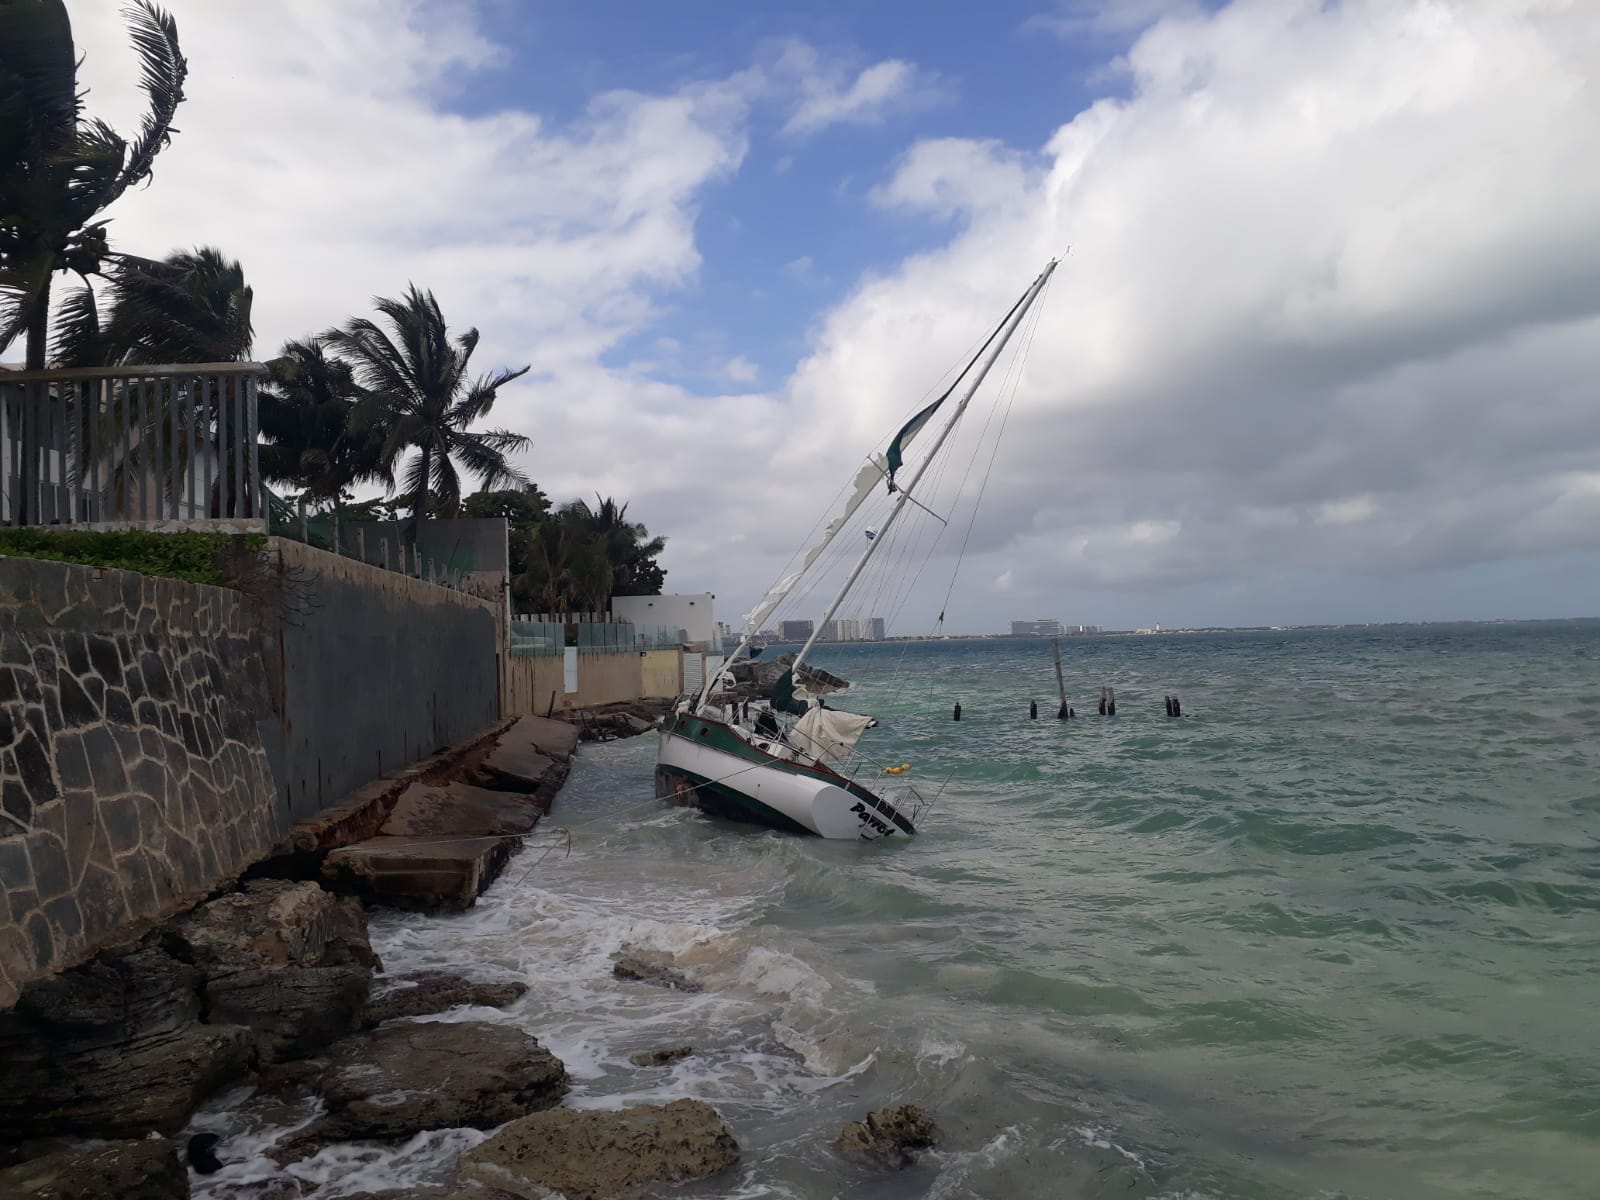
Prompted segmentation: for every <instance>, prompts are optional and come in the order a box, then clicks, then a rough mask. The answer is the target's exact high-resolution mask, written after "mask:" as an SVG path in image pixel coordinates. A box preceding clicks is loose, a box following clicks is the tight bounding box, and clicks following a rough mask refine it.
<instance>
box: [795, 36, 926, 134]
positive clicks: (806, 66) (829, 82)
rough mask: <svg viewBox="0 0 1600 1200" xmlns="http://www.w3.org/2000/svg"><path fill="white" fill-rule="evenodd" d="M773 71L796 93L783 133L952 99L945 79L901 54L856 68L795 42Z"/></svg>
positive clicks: (870, 121) (865, 121) (868, 121)
mask: <svg viewBox="0 0 1600 1200" xmlns="http://www.w3.org/2000/svg"><path fill="white" fill-rule="evenodd" d="M774 74H776V75H777V76H779V77H787V78H792V79H793V80H794V83H795V86H796V87H797V90H798V92H799V96H798V99H797V101H796V103H795V105H794V110H793V112H792V113H791V114H790V116H789V120H788V121H787V122H786V123H785V124H784V127H783V131H784V132H785V133H788V134H796V135H809V134H814V133H818V132H820V131H821V130H824V129H826V128H828V127H829V126H831V125H875V124H878V123H879V122H881V121H883V120H885V119H887V118H888V117H891V116H899V115H904V114H906V113H911V112H916V111H918V110H921V109H925V108H929V107H931V106H933V105H936V104H939V103H942V102H944V101H945V100H948V99H950V98H951V88H950V85H949V84H948V83H946V82H945V81H943V80H941V79H939V78H938V76H936V75H934V74H933V73H931V72H929V71H926V70H924V69H922V68H919V67H917V66H916V65H915V64H913V63H909V62H907V61H905V60H904V59H899V58H889V59H884V60H883V61H882V62H876V63H872V64H871V65H869V66H867V67H863V68H862V69H861V70H859V71H855V70H853V69H852V68H851V67H850V66H848V65H847V64H846V63H844V62H841V61H839V60H838V59H836V58H830V57H827V56H824V55H823V54H821V53H819V52H818V51H817V50H816V49H815V48H814V47H812V46H810V45H807V44H805V43H800V42H794V43H790V44H789V45H788V46H786V47H785V49H784V51H783V53H782V54H781V55H780V57H779V59H778V61H777V64H776V66H775V68H774Z"/></svg>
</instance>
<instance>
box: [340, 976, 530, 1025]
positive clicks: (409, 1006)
mask: <svg viewBox="0 0 1600 1200" xmlns="http://www.w3.org/2000/svg"><path fill="white" fill-rule="evenodd" d="M527 990H528V985H527V984H525V983H519V982H518V981H517V980H514V979H504V980H489V979H468V978H466V977H465V976H463V975H453V974H451V973H450V972H449V971H417V972H415V973H413V974H410V975H397V976H394V977H393V978H392V979H390V980H389V981H388V985H387V987H386V988H385V990H384V991H382V992H380V993H379V994H378V995H376V996H373V997H372V999H371V1000H369V1001H367V1008H366V1011H365V1013H363V1015H362V1018H361V1021H362V1024H363V1025H365V1026H366V1027H367V1028H369V1029H370V1028H372V1026H374V1025H377V1024H378V1023H379V1022H382V1021H392V1020H394V1019H395V1018H397V1017H422V1016H428V1015H430V1014H432V1013H441V1012H444V1011H446V1010H447V1009H451V1008H459V1007H461V1006H462V1005H466V1004H481V1005H485V1006H487V1007H490V1008H504V1007H505V1006H506V1005H507V1004H510V1003H511V1002H512V1001H513V1000H516V999H517V998H518V997H520V996H522V995H523V994H524V993H525V992H526V991H527Z"/></svg>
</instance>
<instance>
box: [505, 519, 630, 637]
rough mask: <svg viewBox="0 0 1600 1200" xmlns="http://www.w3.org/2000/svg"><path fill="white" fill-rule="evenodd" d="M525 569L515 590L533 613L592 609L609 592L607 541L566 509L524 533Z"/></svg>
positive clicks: (602, 602)
mask: <svg viewBox="0 0 1600 1200" xmlns="http://www.w3.org/2000/svg"><path fill="white" fill-rule="evenodd" d="M521 551H522V556H523V558H524V560H525V561H526V563H527V568H526V569H525V570H524V571H523V572H522V573H521V574H520V575H518V576H516V578H515V579H513V580H512V589H513V591H514V593H515V594H516V595H517V596H518V597H520V598H521V599H523V600H524V601H525V602H526V603H527V604H528V605H529V606H530V607H532V608H533V609H534V610H535V611H536V612H546V613H567V612H586V611H595V610H599V609H602V608H604V607H605V603H606V597H607V596H608V595H609V594H610V591H611V563H610V561H609V560H608V558H607V555H606V545H605V541H604V540H603V539H602V538H600V537H599V536H598V535H596V534H595V533H594V532H593V531H592V530H590V529H588V528H586V527H585V526H584V524H583V522H582V521H580V520H577V519H575V518H573V517H572V516H570V515H568V514H566V513H560V514H557V515H556V516H554V517H552V518H549V519H547V520H545V521H541V522H540V523H539V524H538V525H536V526H534V527H533V529H532V530H530V531H529V532H528V533H526V534H523V535H522V546H521Z"/></svg>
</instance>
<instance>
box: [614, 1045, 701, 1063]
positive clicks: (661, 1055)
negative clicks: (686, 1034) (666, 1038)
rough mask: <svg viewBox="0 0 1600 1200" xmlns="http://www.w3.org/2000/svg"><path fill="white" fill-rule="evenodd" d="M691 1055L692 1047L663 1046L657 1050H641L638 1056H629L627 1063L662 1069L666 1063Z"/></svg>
mask: <svg viewBox="0 0 1600 1200" xmlns="http://www.w3.org/2000/svg"><path fill="white" fill-rule="evenodd" d="M693 1053H694V1047H693V1046H663V1047H661V1048H660V1049H659V1050H643V1051H641V1052H640V1053H638V1054H631V1055H629V1056H628V1061H629V1062H631V1063H632V1064H633V1065H634V1066H636V1067H664V1066H666V1065H667V1064H668V1063H675V1062H677V1061H679V1060H680V1059H684V1058H688V1057H689V1056H690V1055H691V1054H693Z"/></svg>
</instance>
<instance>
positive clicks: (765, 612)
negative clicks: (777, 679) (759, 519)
mask: <svg viewBox="0 0 1600 1200" xmlns="http://www.w3.org/2000/svg"><path fill="white" fill-rule="evenodd" d="M888 474H889V463H888V461H887V460H886V459H885V458H884V457H883V455H881V454H874V455H872V457H871V458H869V459H868V460H867V461H866V463H865V465H863V466H862V468H861V470H859V471H857V472H856V478H855V483H854V484H853V485H852V486H851V488H850V495H849V497H848V498H847V499H846V500H845V502H844V507H843V508H842V509H840V510H839V515H838V516H836V517H835V518H834V519H833V520H831V521H829V522H828V527H827V528H826V529H824V530H823V531H822V537H821V539H820V540H818V542H817V544H816V545H815V546H813V547H811V549H810V550H808V551H806V556H805V559H804V560H803V561H802V562H801V564H800V569H799V570H798V571H796V572H795V573H794V574H793V575H787V576H785V577H784V578H783V579H780V580H779V581H778V582H777V583H776V584H774V585H773V588H772V590H771V591H769V592H768V593H767V594H766V595H765V596H763V597H762V598H761V603H760V604H757V605H756V606H755V607H754V608H753V609H751V610H750V612H749V613H748V614H746V616H745V619H744V621H745V628H746V630H747V631H749V632H750V633H755V632H756V631H757V630H759V629H760V628H761V625H762V623H763V622H764V621H766V619H767V618H768V617H770V616H771V615H772V614H773V613H774V612H776V611H777V609H778V605H780V604H782V603H783V598H784V597H785V596H787V595H788V594H789V592H790V590H791V589H792V588H793V587H794V585H795V584H797V583H799V582H800V577H801V576H802V575H804V574H805V573H806V572H807V571H808V570H810V569H811V564H812V563H814V562H816V561H817V557H818V556H819V555H820V554H821V553H822V552H823V551H824V550H826V549H827V548H828V544H829V543H830V542H832V541H833V539H834V538H835V537H836V536H838V533H839V531H840V530H841V529H843V528H844V527H845V525H846V524H848V523H849V521H850V518H851V517H853V516H855V515H856V509H858V508H860V507H861V504H862V502H863V501H864V500H866V498H867V497H868V496H870V495H872V489H873V488H875V487H877V486H878V481H879V480H880V479H883V478H885V477H887V475H888Z"/></svg>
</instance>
